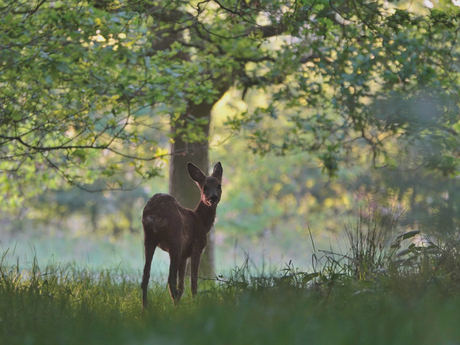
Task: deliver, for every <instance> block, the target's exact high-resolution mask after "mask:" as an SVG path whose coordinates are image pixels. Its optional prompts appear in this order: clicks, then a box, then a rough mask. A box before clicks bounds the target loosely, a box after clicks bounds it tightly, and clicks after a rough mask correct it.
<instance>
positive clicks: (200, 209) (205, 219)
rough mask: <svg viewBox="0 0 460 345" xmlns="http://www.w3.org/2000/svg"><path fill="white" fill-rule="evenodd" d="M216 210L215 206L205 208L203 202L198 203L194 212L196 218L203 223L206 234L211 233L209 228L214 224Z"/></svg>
mask: <svg viewBox="0 0 460 345" xmlns="http://www.w3.org/2000/svg"><path fill="white" fill-rule="evenodd" d="M216 209H217V205H215V206H207V205H206V204H205V203H204V202H202V201H200V203H199V204H198V205H197V207H196V208H195V210H194V212H195V214H196V215H197V217H198V218H199V219H200V221H201V222H202V223H203V225H204V228H205V230H206V233H208V232H209V231H211V227H212V225H213V224H214V220H215V219H216Z"/></svg>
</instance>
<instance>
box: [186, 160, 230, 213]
mask: <svg viewBox="0 0 460 345" xmlns="http://www.w3.org/2000/svg"><path fill="white" fill-rule="evenodd" d="M187 169H188V173H189V175H190V177H191V178H192V179H193V180H194V181H195V182H196V184H197V185H198V187H200V191H201V200H202V201H203V203H204V204H205V205H207V206H217V204H218V203H219V201H220V197H221V195H222V173H223V169H222V165H221V164H220V162H219V163H217V164H216V165H215V166H214V170H213V172H212V174H211V176H206V175H205V174H204V173H203V172H202V171H201V170H200V169H199V168H198V167H197V166H196V165H194V164H193V163H188V165H187Z"/></svg>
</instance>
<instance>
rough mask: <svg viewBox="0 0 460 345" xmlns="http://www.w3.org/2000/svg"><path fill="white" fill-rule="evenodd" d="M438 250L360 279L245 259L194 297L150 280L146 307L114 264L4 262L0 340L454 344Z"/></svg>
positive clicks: (449, 277) (329, 264)
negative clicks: (266, 268)
mask: <svg viewBox="0 0 460 345" xmlns="http://www.w3.org/2000/svg"><path fill="white" fill-rule="evenodd" d="M409 247H410V246H409ZM412 249H413V247H412ZM431 249H432V248H431ZM439 250H440V252H437V253H436V252H435V251H432V252H433V253H434V254H433V255H434V256H431V257H429V258H423V255H422V254H421V251H420V250H419V251H417V250H413V251H412V252H410V251H409V252H408V254H407V255H408V256H407V258H406V259H405V260H406V263H407V262H410V263H411V265H412V266H410V268H407V267H406V264H405V263H401V262H398V263H397V265H399V266H397V267H396V266H393V267H389V268H388V270H387V272H386V273H381V274H376V275H374V276H373V278H369V277H370V275H369V274H365V275H363V276H366V277H367V279H365V280H363V279H357V278H356V275H355V272H356V271H355V270H354V269H353V267H351V268H350V267H349V268H347V265H349V263H350V260H349V258H342V259H333V258H331V256H330V255H328V256H325V257H324V260H325V261H324V264H323V265H322V266H321V270H319V271H318V272H314V273H313V274H312V273H305V272H300V271H298V270H296V269H294V267H293V266H288V267H286V269H284V270H278V271H275V272H270V273H264V272H257V273H256V274H255V273H254V272H251V269H250V268H249V267H248V265H243V266H242V267H240V268H236V269H235V270H233V272H232V274H230V275H229V276H227V277H223V276H221V277H219V278H218V281H204V282H201V283H200V285H199V291H200V292H199V294H198V296H197V297H196V298H195V299H192V298H191V297H190V291H186V292H185V295H184V298H183V300H182V301H181V304H180V305H179V306H178V307H175V306H174V305H173V303H172V302H171V300H170V297H169V293H168V291H167V290H166V286H164V285H163V284H162V285H159V284H156V283H155V282H154V281H152V282H151V285H150V292H149V301H150V308H149V309H148V310H147V311H145V312H142V310H141V300H140V297H141V290H140V287H139V281H138V278H136V277H133V276H130V274H129V273H127V272H124V271H122V270H121V269H120V268H113V269H103V270H88V269H86V268H81V267H77V266H75V265H59V264H55V265H49V266H46V267H44V268H43V269H41V268H40V267H39V266H38V264H37V262H36V260H34V261H33V262H32V263H30V264H29V266H28V267H27V268H25V269H20V267H19V265H18V263H15V264H11V263H6V262H4V261H2V263H1V264H0V274H1V280H0V344H49V345H51V344H59V345H64V344H85V345H87V344H306V343H308V344H382V345H383V344H385V345H387V344H392V345H396V344H404V345H407V344H417V345H421V344H430V345H431V344H446V345H447V344H449V345H450V344H460V327H458V325H457V324H458V311H459V310H460V284H458V277H457V275H455V274H447V273H449V270H453V271H455V270H457V266H456V265H457V264H458V260H457V259H456V257H455V255H454V254H455V253H456V251H453V250H452V248H439ZM448 253H454V254H452V255H451V257H448V258H447V257H446V255H448ZM430 255H431V254H430ZM443 255H444V259H441V258H442V257H443ZM416 256H417V257H416ZM411 258H412V259H411ZM397 260H401V258H400V257H398V259H397ZM397 260H393V261H392V264H393V265H396V261H397ZM424 260H425V261H426V260H429V261H431V262H430V263H429V264H428V265H427V263H424V262H423V261H424ZM436 260H437V261H436ZM403 261H404V260H403ZM440 262H441V264H442V265H445V264H446V263H448V265H449V266H448V267H445V266H442V265H441V264H440ZM417 263H420V265H418V264H417ZM436 263H438V266H437V267H434V268H433V266H432V265H433V264H436ZM359 267H361V268H362V266H359ZM427 267H428V268H427ZM347 269H348V272H349V273H347ZM424 270H428V271H429V272H430V274H427V273H426V272H424ZM450 273H452V272H450Z"/></svg>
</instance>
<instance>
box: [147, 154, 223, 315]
mask: <svg viewBox="0 0 460 345" xmlns="http://www.w3.org/2000/svg"><path fill="white" fill-rule="evenodd" d="M187 169H188V173H189V175H190V177H191V178H192V179H193V180H194V181H195V182H196V183H197V185H198V187H199V188H200V191H201V200H200V202H199V203H198V205H197V206H196V208H195V210H193V211H192V210H190V209H188V208H185V207H183V206H181V205H179V203H178V202H177V201H176V199H174V198H173V197H172V196H171V195H169V194H155V195H154V196H153V197H152V198H151V199H150V200H149V201H148V202H147V204H146V205H145V208H144V212H143V214H142V224H143V226H144V248H145V266H144V275H143V276H142V284H141V287H142V307H143V308H146V307H147V287H148V284H149V278H150V265H151V263H152V258H153V254H154V252H155V248H156V247H160V248H161V249H163V250H164V251H166V252H169V259H170V264H169V276H168V286H169V292H170V294H171V298H172V299H173V301H174V303H178V302H179V300H180V298H181V296H182V293H183V292H184V276H185V266H186V262H187V259H188V258H191V274H190V275H191V286H192V294H193V296H195V295H196V292H197V283H198V268H199V266H200V259H201V253H202V252H203V250H204V248H205V247H206V244H207V240H206V236H207V234H208V232H209V231H210V230H211V227H212V225H213V223H214V220H215V218H216V208H217V204H218V203H219V201H220V197H221V194H222V188H221V183H222V172H223V170H222V165H221V164H220V162H219V163H217V164H216V165H215V166H214V171H213V172H212V174H211V176H206V175H205V174H204V173H203V172H202V171H201V170H200V169H199V168H198V167H197V166H195V165H194V164H192V163H188V165H187ZM178 274H179V285H177V275H178Z"/></svg>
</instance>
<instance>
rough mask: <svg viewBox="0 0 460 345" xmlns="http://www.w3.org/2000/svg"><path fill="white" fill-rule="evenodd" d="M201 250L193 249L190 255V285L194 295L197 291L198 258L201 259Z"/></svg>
mask: <svg viewBox="0 0 460 345" xmlns="http://www.w3.org/2000/svg"><path fill="white" fill-rule="evenodd" d="M201 253H202V252H201V251H194V252H193V253H192V257H191V263H190V271H191V272H190V276H191V277H190V278H191V279H190V280H191V287H192V295H193V296H194V297H195V295H196V293H197V291H198V270H199V268H200V260H201Z"/></svg>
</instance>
